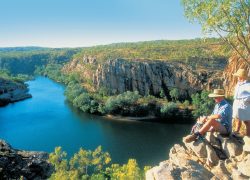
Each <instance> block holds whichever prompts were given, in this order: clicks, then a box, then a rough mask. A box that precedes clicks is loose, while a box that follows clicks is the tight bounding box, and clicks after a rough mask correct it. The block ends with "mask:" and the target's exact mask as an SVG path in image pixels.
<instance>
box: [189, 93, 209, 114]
mask: <svg viewBox="0 0 250 180" xmlns="http://www.w3.org/2000/svg"><path fill="white" fill-rule="evenodd" d="M208 94H209V92H208V91H202V92H201V93H196V94H193V95H192V104H193V106H194V110H193V112H192V113H193V115H194V117H195V118H197V117H199V116H202V115H209V114H211V113H212V110H213V108H214V100H213V99H212V98H208Z"/></svg>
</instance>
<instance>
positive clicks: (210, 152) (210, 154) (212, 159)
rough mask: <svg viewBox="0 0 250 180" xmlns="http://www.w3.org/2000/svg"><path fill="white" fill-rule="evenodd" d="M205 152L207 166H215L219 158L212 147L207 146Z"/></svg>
mask: <svg viewBox="0 0 250 180" xmlns="http://www.w3.org/2000/svg"><path fill="white" fill-rule="evenodd" d="M206 151H207V161H206V163H207V165H209V166H215V165H217V164H218V161H219V157H218V156H217V154H216V152H215V150H214V149H213V147H212V146H210V145H209V144H207V145H206Z"/></svg>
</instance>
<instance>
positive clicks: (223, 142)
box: [146, 133, 250, 180]
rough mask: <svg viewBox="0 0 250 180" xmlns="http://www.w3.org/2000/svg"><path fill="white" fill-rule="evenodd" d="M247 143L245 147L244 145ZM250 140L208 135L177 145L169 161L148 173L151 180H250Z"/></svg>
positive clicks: (147, 177)
mask: <svg viewBox="0 0 250 180" xmlns="http://www.w3.org/2000/svg"><path fill="white" fill-rule="evenodd" d="M243 144H244V146H243ZM249 178H250V138H247V137H245V138H244V141H243V140H242V139H240V138H235V137H222V136H221V135H219V134H211V133H208V134H207V136H206V139H204V140H197V141H195V142H192V143H186V144H184V146H183V145H180V144H176V145H174V147H172V149H171V150H170V153H169V160H166V161H163V162H161V163H160V165H159V166H156V167H153V168H152V169H150V170H149V171H147V173H146V179H147V180H165V179H174V180H175V179H176V180H179V179H183V180H184V179H185V180H196V179H197V180H198V179H203V180H206V179H208V180H209V179H214V180H217V179H218V180H219V179H225V180H230V179H235V180H239V179H242V180H243V179H249Z"/></svg>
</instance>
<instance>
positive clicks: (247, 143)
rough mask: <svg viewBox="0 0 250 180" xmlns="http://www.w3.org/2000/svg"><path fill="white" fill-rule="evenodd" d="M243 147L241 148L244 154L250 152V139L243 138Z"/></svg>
mask: <svg viewBox="0 0 250 180" xmlns="http://www.w3.org/2000/svg"><path fill="white" fill-rule="evenodd" d="M243 140H244V143H245V144H244V146H243V150H244V151H245V152H250V137H248V136H245V137H244V139H243Z"/></svg>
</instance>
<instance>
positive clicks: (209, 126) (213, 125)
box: [183, 119, 228, 143]
mask: <svg viewBox="0 0 250 180" xmlns="http://www.w3.org/2000/svg"><path fill="white" fill-rule="evenodd" d="M210 130H211V131H213V132H214V131H216V132H220V133H221V134H227V133H228V131H227V129H226V127H225V126H223V125H222V124H221V123H219V122H218V121H216V120H215V119H210V120H208V121H207V122H206V123H205V124H204V125H203V126H202V128H201V129H200V130H199V131H198V133H194V134H191V135H188V136H186V137H184V138H183V141H184V142H186V143H189V142H192V141H195V140H196V139H197V137H199V136H200V135H202V136H203V135H205V133H206V132H207V131H210ZM199 134H200V135H199Z"/></svg>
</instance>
